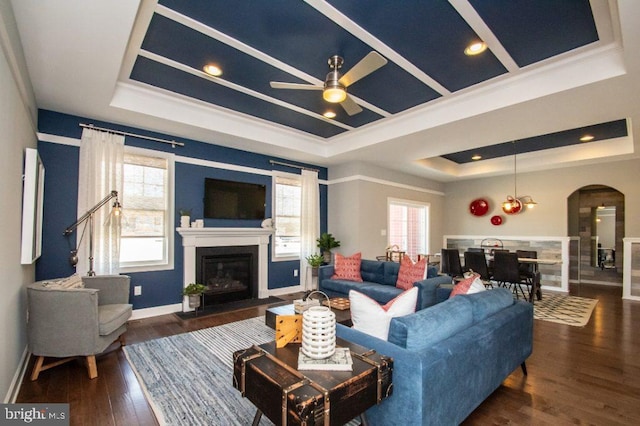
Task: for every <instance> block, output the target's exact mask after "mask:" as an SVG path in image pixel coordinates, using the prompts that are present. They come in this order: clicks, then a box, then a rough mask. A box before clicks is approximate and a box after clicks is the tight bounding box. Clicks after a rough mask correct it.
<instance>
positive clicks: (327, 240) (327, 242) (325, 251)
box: [316, 232, 340, 263]
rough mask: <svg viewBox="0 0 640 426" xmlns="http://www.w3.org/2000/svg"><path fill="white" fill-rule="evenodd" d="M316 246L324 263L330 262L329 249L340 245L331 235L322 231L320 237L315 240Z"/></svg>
mask: <svg viewBox="0 0 640 426" xmlns="http://www.w3.org/2000/svg"><path fill="white" fill-rule="evenodd" d="M316 242H317V243H318V248H319V249H320V251H321V252H322V255H323V256H324V262H325V263H331V249H334V248H336V247H340V241H338V240H336V239H335V238H334V236H333V235H331V234H329V233H327V232H323V233H322V235H320V238H318V239H317V240H316Z"/></svg>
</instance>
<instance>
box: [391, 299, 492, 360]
mask: <svg viewBox="0 0 640 426" xmlns="http://www.w3.org/2000/svg"><path fill="white" fill-rule="evenodd" d="M478 294H481V293H478ZM467 297H470V296H465V297H454V298H452V299H448V300H446V301H444V302H442V303H438V304H437V305H435V306H431V307H429V308H426V309H423V310H421V311H418V312H416V313H415V314H412V315H407V316H404V317H401V318H393V319H392V320H391V323H390V325H389V342H391V343H394V344H396V345H398V346H401V347H403V348H407V349H410V350H417V351H419V350H421V349H425V348H428V347H430V346H432V345H434V344H435V343H438V342H440V341H442V340H444V339H446V338H448V337H449V336H453V335H454V334H457V333H459V332H460V331H462V330H464V329H466V328H468V327H470V326H471V325H472V324H473V311H472V305H471V302H469V301H468V300H467V299H466V298H467Z"/></svg>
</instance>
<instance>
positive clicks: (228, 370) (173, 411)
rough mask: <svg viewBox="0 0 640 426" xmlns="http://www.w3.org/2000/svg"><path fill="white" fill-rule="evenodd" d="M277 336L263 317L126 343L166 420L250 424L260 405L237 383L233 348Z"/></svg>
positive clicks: (155, 406)
mask: <svg viewBox="0 0 640 426" xmlns="http://www.w3.org/2000/svg"><path fill="white" fill-rule="evenodd" d="M273 339H274V331H273V330H272V329H270V328H269V327H267V326H266V325H265V324H264V317H258V318H251V319H248V320H243V321H238V322H234V323H230V324H225V325H221V326H218V327H212V328H207V329H203V330H198V331H194V332H191V333H184V334H178V335H175V336H170V337H164V338H161V339H155V340H150V341H148V342H143V343H137V344H133V345H128V346H125V347H124V348H123V349H124V353H125V355H126V356H127V360H128V361H129V364H130V365H131V368H132V369H133V371H134V372H135V374H136V376H137V377H138V381H139V382H140V385H141V386H142V388H143V390H144V392H145V394H146V396H147V400H148V401H149V404H150V405H151V407H152V408H153V411H154V413H155V415H156V417H157V419H158V422H159V423H160V424H161V425H180V426H185V425H249V424H251V422H252V421H253V417H254V415H255V413H256V408H255V407H254V406H253V404H251V402H250V401H249V400H248V399H246V398H243V397H242V396H241V395H240V392H238V391H237V390H236V389H235V388H234V387H233V379H232V377H233V359H232V354H233V352H234V351H236V350H239V349H244V348H248V347H250V346H251V345H253V344H262V343H266V342H268V341H270V340H273ZM272 424H273V423H271V422H270V421H269V420H268V419H267V418H266V417H265V416H262V419H261V421H260V425H272Z"/></svg>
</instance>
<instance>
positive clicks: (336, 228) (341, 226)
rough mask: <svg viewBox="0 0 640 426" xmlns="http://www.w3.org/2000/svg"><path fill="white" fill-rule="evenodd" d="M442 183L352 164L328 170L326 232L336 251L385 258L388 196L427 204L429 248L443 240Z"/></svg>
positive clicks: (436, 245) (438, 244) (368, 257)
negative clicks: (383, 256) (337, 241)
mask: <svg viewBox="0 0 640 426" xmlns="http://www.w3.org/2000/svg"><path fill="white" fill-rule="evenodd" d="M441 190H442V184H440V183H437V182H431V181H428V180H426V179H421V178H417V177H415V176H408V175H404V174H402V173H397V172H393V171H390V170H383V169H378V168H375V169H373V168H371V167H370V166H367V165H364V164H359V163H353V164H349V165H343V166H338V167H332V168H330V169H329V214H328V216H329V218H328V231H329V232H330V233H332V234H333V235H334V236H335V237H336V238H337V239H338V240H340V242H341V246H340V248H339V249H337V250H336V251H337V252H339V253H342V254H345V255H349V254H352V253H355V252H358V251H360V252H362V257H363V258H365V259H375V257H376V256H380V255H384V253H385V248H386V247H387V245H388V243H387V236H385V235H382V232H381V231H385V232H386V230H387V200H388V198H389V197H391V198H398V199H403V200H411V201H420V202H425V203H429V205H430V209H429V210H430V217H429V220H430V229H431V238H430V241H429V246H430V249H433V248H434V247H437V248H438V249H439V247H440V242H441V241H442V235H443V234H442V232H441V230H442V221H443V207H444V197H443V195H442V192H441Z"/></svg>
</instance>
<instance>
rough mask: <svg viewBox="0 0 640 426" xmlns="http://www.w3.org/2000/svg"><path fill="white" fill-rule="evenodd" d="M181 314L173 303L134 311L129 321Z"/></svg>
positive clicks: (284, 291) (290, 290) (291, 290)
mask: <svg viewBox="0 0 640 426" xmlns="http://www.w3.org/2000/svg"><path fill="white" fill-rule="evenodd" d="M301 291H304V289H303V288H302V286H300V285H294V286H291V287H282V288H274V289H270V290H269V291H268V295H269V296H276V297H277V296H281V295H283V294H290V293H297V292H301ZM175 312H182V303H174V304H173V305H163V306H154V307H153V308H143V309H134V310H133V314H132V315H131V318H130V320H129V321H132V320H139V319H143V318H151V317H157V316H159V315H167V314H173V313H175Z"/></svg>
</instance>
